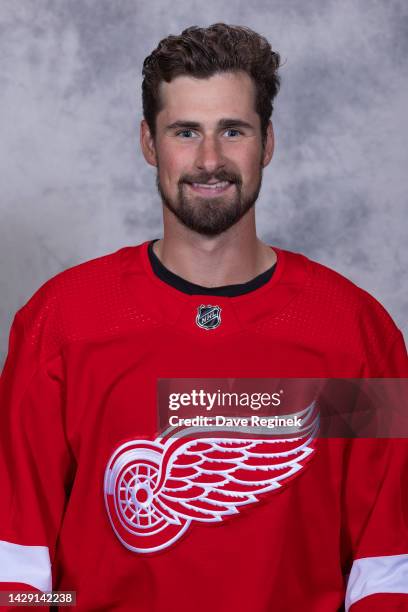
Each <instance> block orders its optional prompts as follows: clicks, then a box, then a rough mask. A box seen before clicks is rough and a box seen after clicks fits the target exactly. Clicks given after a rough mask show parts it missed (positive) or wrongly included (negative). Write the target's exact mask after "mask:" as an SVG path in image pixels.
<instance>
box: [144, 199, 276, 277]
mask: <svg viewBox="0 0 408 612" xmlns="http://www.w3.org/2000/svg"><path fill="white" fill-rule="evenodd" d="M168 215H171V216H172V217H174V215H173V213H171V212H170V211H167V210H166V209H165V211H164V234H163V238H162V239H161V240H159V241H157V242H156V243H155V244H154V252H155V254H156V255H157V257H158V258H159V259H160V261H161V262H162V264H163V265H164V266H165V267H166V268H168V269H169V270H170V271H171V272H174V273H175V274H178V276H181V277H182V278H184V279H185V280H187V281H189V282H191V283H195V284H197V285H201V286H202V287H220V286H224V285H234V284H240V283H245V282H247V281H249V280H251V279H252V278H254V277H255V276H258V274H261V273H262V272H265V270H268V268H270V267H271V266H273V265H274V263H275V262H276V254H275V253H274V251H273V250H272V249H271V248H270V247H269V246H268V245H267V244H265V243H263V242H262V241H261V240H260V239H259V238H258V237H257V235H256V228H255V216H254V212H253V210H250V211H248V214H246V215H244V217H242V219H240V221H239V222H238V223H236V224H235V225H234V226H233V227H231V228H230V229H229V230H227V231H225V232H223V233H222V234H220V235H219V236H202V235H200V234H197V233H196V232H193V231H191V230H190V229H189V228H186V227H185V226H184V225H182V224H181V223H179V222H177V223H175V222H174V218H168Z"/></svg>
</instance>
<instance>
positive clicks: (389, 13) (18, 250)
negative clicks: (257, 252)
mask: <svg viewBox="0 0 408 612" xmlns="http://www.w3.org/2000/svg"><path fill="white" fill-rule="evenodd" d="M216 21H225V22H227V23H234V24H243V25H248V26H250V27H252V28H253V29H255V30H257V31H258V32H260V33H262V34H264V35H265V36H267V37H268V39H269V40H270V41H271V43H272V46H273V48H275V49H276V50H277V51H279V52H280V53H281V55H282V58H283V60H284V62H285V65H284V66H283V67H282V69H281V76H282V89H281V92H280V93H279V95H278V97H277V99H276V101H275V111H274V115H273V120H274V128H275V134H276V151H275V156H274V159H273V161H272V164H271V165H270V166H269V167H268V168H267V170H266V171H265V174H264V182H263V187H262V191H261V196H260V200H259V202H258V204H257V207H258V227H259V234H260V236H261V237H262V238H263V239H264V240H266V241H269V242H270V243H272V244H276V245H277V246H281V247H283V248H290V249H292V250H297V251H302V252H304V253H306V254H307V255H308V256H309V257H312V258H314V259H317V260H318V261H321V262H323V263H325V264H326V265H329V266H331V267H333V268H335V269H336V270H338V271H339V272H341V273H342V274H345V275H346V276H348V277H349V278H351V279H352V280H353V281H354V282H356V283H357V284H358V285H360V286H362V287H363V288H365V289H367V290H368V291H369V292H370V293H372V294H374V295H375V296H376V297H377V298H378V299H379V300H380V301H381V302H382V303H383V304H384V305H385V307H386V308H387V309H388V310H389V312H390V313H391V314H392V316H393V317H394V319H395V321H396V322H397V324H398V325H399V326H400V327H401V328H402V330H403V331H404V332H405V333H406V332H407V330H408V326H407V316H406V312H407V306H408V297H407V292H406V285H407V241H406V240H404V238H405V239H406V235H404V230H405V231H406V227H404V224H406V192H407V171H408V163H407V162H408V159H407V108H408V86H407V81H406V79H403V76H406V72H405V70H406V65H407V48H408V40H407V31H408V3H407V2H406V1H404V0H401V2H398V1H390V0H377V1H375V0H370V1H369V0H367V1H364V0H362V1H359V0H354V1H352V0H342V1H341V2H339V1H338V0H334V1H330V0H324V1H323V0H309V2H305V1H304V0H280V1H279V0H252V1H251V2H236V3H234V2H228V3H224V6H223V7H222V6H220V3H219V1H218V0H206V1H205V2H203V1H201V2H196V1H195V0H192V1H191V0H188V1H186V0H182V1H179V2H177V3H176V2H166V1H164V0H160V1H153V2H141V1H139V2H138V1H137V0H115V1H112V0H53V1H51V0H50V1H47V0H1V2H0V58H1V63H0V92H1V93H0V121H1V132H0V133H1V141H0V142H1V144H0V156H1V158H0V168H1V176H2V180H1V189H2V194H1V202H0V296H1V301H0V331H1V337H0V359H1V358H2V357H4V354H5V351H6V346H7V340H6V339H7V336H8V331H9V325H10V322H11V320H12V316H13V315H14V312H15V311H16V310H17V309H18V308H19V307H20V306H21V305H22V304H23V303H24V302H25V301H26V300H27V299H28V298H29V296H30V295H31V294H32V293H33V292H34V291H35V290H36V289H37V288H38V287H39V286H40V285H41V284H42V283H43V282H44V281H45V280H46V279H47V278H49V277H50V276H52V275H54V274H55V273H57V272H59V271H60V270H62V269H63V268H66V267H68V266H72V265H74V264H76V263H78V262H81V261H84V260H86V259H89V258H92V257H97V256H99V255H102V254H104V253H107V252H110V251H114V250H116V249H118V248H120V247H121V246H124V245H128V244H137V243H139V242H141V241H143V240H146V239H148V238H151V237H159V236H160V235H161V206H160V201H159V197H158V194H157V192H156V188H155V182H154V177H155V174H154V169H153V168H151V167H150V166H147V165H146V163H145V162H144V160H143V158H142V155H141V153H140V151H139V144H138V126H139V121H140V117H141V96H140V86H141V66H142V61H143V59H144V57H145V56H146V55H148V54H149V53H150V51H151V50H152V49H153V48H154V47H155V46H156V44H157V43H158V41H159V40H160V39H161V38H163V37H164V36H166V35H167V34H169V33H173V34H175V33H179V32H180V31H181V30H182V29H183V28H185V27H187V26H189V25H193V24H196V25H209V24H211V23H214V22H216Z"/></svg>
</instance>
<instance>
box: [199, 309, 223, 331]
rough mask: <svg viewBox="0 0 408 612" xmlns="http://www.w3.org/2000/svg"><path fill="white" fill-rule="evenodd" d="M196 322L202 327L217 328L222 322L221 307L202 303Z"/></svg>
mask: <svg viewBox="0 0 408 612" xmlns="http://www.w3.org/2000/svg"><path fill="white" fill-rule="evenodd" d="M196 323H197V325H198V327H201V328H202V329H215V328H216V327H218V326H219V325H220V323H221V308H220V307H219V306H210V305H209V304H207V306H204V305H203V304H201V306H199V307H198V309H197V316H196Z"/></svg>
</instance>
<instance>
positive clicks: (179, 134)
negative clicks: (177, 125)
mask: <svg viewBox="0 0 408 612" xmlns="http://www.w3.org/2000/svg"><path fill="white" fill-rule="evenodd" d="M181 134H184V135H185V134H193V130H181V131H180V132H177V133H176V136H181ZM183 138H191V136H183Z"/></svg>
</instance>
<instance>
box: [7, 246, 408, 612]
mask: <svg viewBox="0 0 408 612" xmlns="http://www.w3.org/2000/svg"><path fill="white" fill-rule="evenodd" d="M147 246H148V243H147V242H146V243H143V244H142V245H139V246H137V247H127V248H123V249H121V250H119V251H118V252H116V253H113V254H110V255H107V256H105V257H101V258H98V259H95V260H93V261H90V262H86V263H84V264H82V265H79V266H76V267H74V268H72V269H69V270H67V271H65V272H63V273H61V274H59V275H57V276H56V277H54V278H53V279H51V280H50V281H48V282H47V283H46V284H45V285H44V286H43V287H41V289H40V290H39V291H38V292H37V293H36V294H35V295H34V296H33V297H32V298H31V300H30V301H29V302H28V303H27V304H26V305H25V306H24V307H23V308H22V309H21V310H20V311H19V312H18V313H17V315H16V317H15V320H14V323H13V326H12V330H11V336H10V346H9V354H8V357H7V361H6V364H5V368H4V372H3V375H2V378H1V386H0V440H1V448H0V490H1V503H0V581H1V582H2V587H3V588H4V589H8V588H11V587H12V586H13V587H14V588H18V586H19V585H20V586H21V588H28V587H30V588H33V589H38V590H40V591H47V590H51V587H52V588H53V590H70V591H76V594H77V604H76V607H75V609H76V610H79V611H81V612H82V611H83V612H91V611H101V610H117V611H130V610H134V611H138V612H139V611H140V612H162V611H163V612H164V611H166V612H167V611H173V610H175V611H177V612H186V611H187V610H191V609H195V610H196V611H197V612H204V611H207V610H212V611H213V612H225V611H227V610H234V611H237V612H239V611H242V612H244V611H245V612H247V611H251V612H269V611H273V612H289V611H299V610H302V611H303V612H335V611H337V610H342V609H346V610H347V611H348V610H351V612H363V611H368V610H369V611H370V612H373V611H375V610H383V611H385V610H387V611H390V610H408V448H407V442H406V440H404V439H400V440H396V439H394V440H385V439H381V440H374V439H365V440H364V439H355V440H347V439H339V438H336V439H319V438H317V439H316V440H314V442H313V444H310V445H309V446H303V447H302V448H301V449H299V448H297V449H296V452H301V455H302V459H301V460H300V461H298V464H297V468H298V469H297V470H296V473H295V474H294V475H293V477H291V478H288V479H286V480H285V479H284V480H283V481H282V483H281V484H278V485H277V484H276V482H275V483H274V486H272V485H270V486H269V485H268V491H267V492H266V493H265V491H264V492H263V493H262V495H260V496H256V495H253V494H252V493H251V490H250V487H249V486H248V487H247V491H246V492H245V491H244V493H242V491H243V488H242V482H241V489H240V491H239V492H237V489H236V487H235V488H234V485H233V480H234V479H233V478H232V477H231V478H229V477H228V478H227V476H225V474H228V473H230V472H231V470H230V469H229V467H228V469H227V468H226V467H225V466H224V467H223V468H222V470H221V471H222V474H223V475H224V476H225V478H223V479H222V478H221V479H220V475H219V472H218V473H217V470H218V471H220V469H221V468H220V467H219V464H217V461H219V460H220V459H219V457H220V456H221V455H222V453H224V455H222V456H225V450H226V446H225V443H224V442H223V441H222V440H221V441H220V440H219V441H218V443H217V441H215V442H214V441H213V442H212V443H211V444H210V443H208V442H207V445H206V443H205V441H203V440H201V441H199V440H195V441H194V439H193V440H192V441H190V442H188V443H186V444H184V446H183V444H181V443H179V446H178V448H180V444H181V447H182V451H183V452H182V453H181V451H180V452H179V453H178V454H177V453H174V452H173V455H172V458H171V459H169V458H168V456H167V458H166V461H168V463H167V466H170V467H168V473H167V476H168V479H167V483H166V489H165V490H164V489H163V488H162V489H161V493H160V495H156V493H155V490H153V488H152V484H151V483H156V485H157V483H158V481H159V479H160V478H161V482H162V481H163V474H162V472H161V470H162V471H163V469H162V468H163V462H164V461H165V457H166V452H167V448H168V447H167V446H166V448H165V445H164V443H163V441H162V440H161V439H160V437H159V435H158V423H157V409H156V401H157V381H158V379H163V378H230V377H232V378H238V377H242V378H277V377H282V378H285V377H301V378H306V377H317V378H322V377H337V378H339V377H342V378H360V377H374V378H381V377H407V376H408V359H407V354H406V350H405V346H404V342H403V339H402V336H401V333H400V331H399V330H398V329H397V328H396V326H395V325H394V323H393V322H392V320H391V318H390V317H389V315H388V314H387V313H386V311H385V310H384V308H383V307H382V306H381V305H380V304H379V303H378V302H377V301H376V300H375V299H374V298H372V297H371V296H370V295H369V294H367V293H366V292H364V291H363V290H361V289H359V288H358V287H356V286H355V285H353V284H352V283H351V282H350V281H348V280H346V279H345V278H344V277H342V276H341V275H339V274H337V273H335V272H334V271H332V270H330V269H328V268H326V267H324V266H322V265H320V264H317V263H315V262H312V261H311V260H309V259H308V258H306V257H304V256H302V255H299V254H295V253H291V252H289V251H284V250H281V249H275V251H276V252H277V255H278V261H277V265H276V270H275V273H274V274H273V276H272V278H271V279H270V280H269V282H267V283H266V284H265V285H263V286H262V287H260V288H258V289H256V290H254V291H252V292H250V293H247V294H244V295H239V296H236V297H219V296H213V297H211V296H205V297H203V296H202V295H187V294H185V293H183V292H181V291H179V290H178V289H176V288H174V287H172V286H170V285H168V284H167V283H165V282H163V280H160V279H159V278H158V277H157V276H156V275H155V274H154V272H153V270H152V267H151V264H150V261H149V257H148V252H147ZM274 248H275V247H274ZM210 306H211V308H210ZM166 444H167V443H166ZM248 449H249V451H251V452H256V444H255V446H253V445H252V446H251V445H248V444H247V446H246V447H245V449H244V448H243V446H242V445H241V446H240V445H239V444H238V445H236V447H235V448H233V449H231V448H229V452H230V453H231V455H230V457H229V462H230V465H231V462H234V461H235V462H240V465H241V468H240V469H241V471H242V473H243V474H244V475H245V468H246V467H247V466H246V465H245V461H244V460H243V459H242V457H243V450H245V453H246V455H245V456H246V457H248V453H249V451H248ZM251 449H252V450H251ZM217 453H218V454H217ZM220 453H221V455H220ZM168 454H169V453H167V455H168ZM249 454H250V453H249ZM306 455H307V457H306ZM186 457H187V458H188V457H189V458H190V459H189V460H188V461H189V462H188V461H187V459H186ZM181 462H184V463H183V465H182V466H181V467H182V468H183V469H182V471H177V470H178V468H180V464H181ZM224 463H226V462H225V460H224ZM227 463H228V462H227ZM197 466H201V467H203V466H205V467H206V469H204V468H203V469H201V471H200V470H198V468H197ZM235 469H237V465H236V464H234V470H235ZM234 474H236V472H234ZM242 478H244V476H242ZM136 482H138V483H139V484H138V488H137V487H135V483H136ZM132 483H133V484H132ZM146 483H147V484H146ZM148 485H149V486H148ZM160 486H162V485H160ZM258 488H259V487H258ZM251 495H252V497H251ZM222 496H223V497H222ZM221 497H222V498H223V499H224V503H223V504H220V501H219V500H220V498H221ZM182 508H184V511H183V510H182ZM215 515H216V519H214V516H215Z"/></svg>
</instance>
